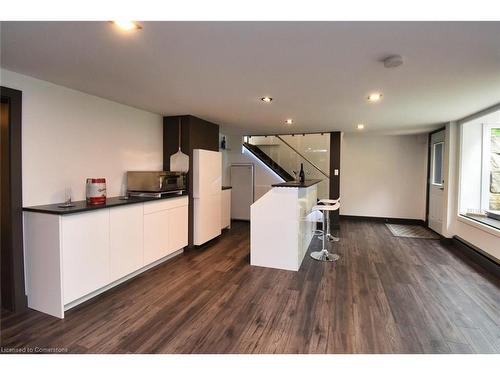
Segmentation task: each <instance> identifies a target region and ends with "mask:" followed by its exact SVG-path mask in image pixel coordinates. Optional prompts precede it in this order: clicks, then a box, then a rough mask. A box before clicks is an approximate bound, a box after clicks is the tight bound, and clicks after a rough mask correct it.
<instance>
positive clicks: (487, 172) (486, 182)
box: [481, 123, 500, 211]
mask: <svg viewBox="0 0 500 375" xmlns="http://www.w3.org/2000/svg"><path fill="white" fill-rule="evenodd" d="M482 128H483V129H482V132H483V134H482V137H483V139H482V144H481V147H482V148H481V153H482V155H481V156H482V162H481V210H483V211H490V194H491V192H490V185H491V180H490V179H491V167H490V165H491V164H490V162H491V161H490V158H491V130H492V129H496V128H498V129H500V123H483V124H482Z"/></svg>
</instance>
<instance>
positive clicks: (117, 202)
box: [23, 193, 187, 215]
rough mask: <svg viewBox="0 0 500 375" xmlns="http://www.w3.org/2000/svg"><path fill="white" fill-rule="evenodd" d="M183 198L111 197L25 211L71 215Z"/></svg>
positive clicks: (172, 195) (173, 195)
mask: <svg viewBox="0 0 500 375" xmlns="http://www.w3.org/2000/svg"><path fill="white" fill-rule="evenodd" d="M183 196H187V193H184V194H170V195H164V196H162V197H161V198H156V197H129V198H128V199H122V198H120V197H110V198H107V199H106V203H104V204H99V205H90V204H87V201H75V202H72V204H73V205H74V207H59V205H60V204H62V203H54V204H45V205H40V206H31V207H23V211H29V212H39V213H43V214H52V215H69V214H74V213H78V212H86V211H95V210H100V209H103V208H112V207H118V206H124V205H128V204H136V203H144V202H151V201H158V200H164V199H173V198H178V197H183Z"/></svg>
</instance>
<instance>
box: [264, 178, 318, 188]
mask: <svg viewBox="0 0 500 375" xmlns="http://www.w3.org/2000/svg"><path fill="white" fill-rule="evenodd" d="M321 181H323V180H305V181H304V183H303V184H301V183H300V182H298V181H287V182H282V183H281V184H274V185H271V186H272V187H293V188H307V187H309V186H313V185H316V184H318V183H320V182H321Z"/></svg>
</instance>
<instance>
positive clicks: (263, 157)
mask: <svg viewBox="0 0 500 375" xmlns="http://www.w3.org/2000/svg"><path fill="white" fill-rule="evenodd" d="M243 146H244V147H245V148H246V149H247V150H248V151H250V152H251V153H252V154H253V155H254V156H255V157H256V158H257V159H259V160H260V161H261V162H263V163H264V164H265V165H267V166H268V167H269V168H270V169H271V170H272V171H273V172H274V173H276V174H277V175H278V176H280V177H281V178H282V179H283V180H285V181H293V180H294V178H293V176H291V175H290V173H288V172H287V171H286V170H285V169H283V168H282V167H281V166H280V165H279V164H278V163H276V162H275V161H274V160H273V159H271V158H270V157H269V156H268V155H267V154H266V153H265V152H264V151H262V150H261V149H260V148H259V147H258V146H255V145H252V144H250V143H248V142H244V143H243Z"/></svg>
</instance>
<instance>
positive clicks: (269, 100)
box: [260, 96, 273, 103]
mask: <svg viewBox="0 0 500 375" xmlns="http://www.w3.org/2000/svg"><path fill="white" fill-rule="evenodd" d="M260 100H262V101H263V102H264V103H271V102H272V101H273V98H271V97H270V96H264V97H262V98H260Z"/></svg>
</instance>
